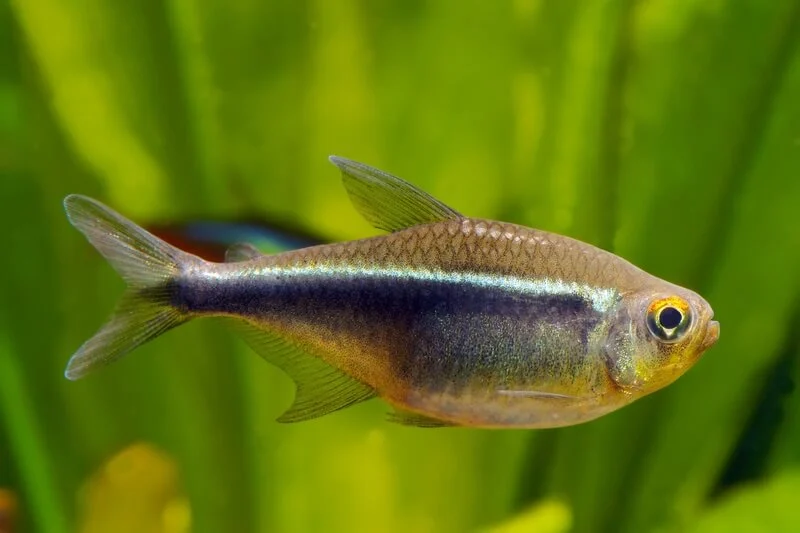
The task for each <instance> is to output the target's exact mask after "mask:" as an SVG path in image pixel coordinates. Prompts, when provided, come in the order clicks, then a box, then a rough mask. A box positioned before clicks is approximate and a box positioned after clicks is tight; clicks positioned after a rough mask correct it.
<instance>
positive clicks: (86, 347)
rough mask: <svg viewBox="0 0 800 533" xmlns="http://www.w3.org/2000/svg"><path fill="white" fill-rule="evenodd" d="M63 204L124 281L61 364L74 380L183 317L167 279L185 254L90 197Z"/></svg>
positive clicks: (172, 275)
mask: <svg viewBox="0 0 800 533" xmlns="http://www.w3.org/2000/svg"><path fill="white" fill-rule="evenodd" d="M64 209H65V210H66V212H67V217H68V218H69V221H70V222H71V223H72V225H73V226H75V227H76V228H77V229H78V230H79V231H81V232H82V233H83V234H84V235H85V236H86V238H87V239H88V240H89V242H90V243H91V244H92V245H93V246H94V247H95V248H97V250H98V251H99V252H100V253H101V254H102V255H103V257H105V258H106V259H107V260H108V262H109V263H110V264H111V266H113V267H114V269H115V270H116V271H117V272H119V274H120V275H121V276H122V278H123V279H124V280H125V281H126V282H127V283H128V286H129V288H128V291H127V292H126V293H125V294H124V295H123V297H122V299H121V301H120V303H119V304H118V305H117V309H116V311H115V313H114V315H113V316H112V317H111V319H110V320H109V321H108V322H107V323H106V324H105V325H104V326H103V327H102V328H100V330H99V331H98V332H97V333H96V334H95V335H94V336H93V337H92V338H90V339H89V340H88V341H86V342H85V343H84V344H83V346H81V347H80V348H79V349H78V351H77V352H76V353H75V354H74V355H73V356H72V357H71V358H70V360H69V363H67V369H66V371H65V373H64V374H65V376H66V377H67V378H68V379H73V380H74V379H78V378H81V377H83V376H85V375H86V374H88V373H89V372H90V371H92V370H94V369H95V368H97V367H99V366H103V365H107V364H109V363H111V362H113V361H115V360H117V359H119V358H120V357H122V356H123V355H125V354H126V353H128V352H130V351H131V350H133V349H134V348H136V347H137V346H139V345H141V344H144V343H145V342H147V341H149V340H151V339H154V338H155V337H158V336H159V335H161V334H162V333H164V332H165V331H167V330H169V329H172V328H174V327H175V326H177V325H178V324H181V323H182V322H185V321H186V320H188V316H187V315H185V314H184V313H183V312H182V311H181V310H179V309H178V308H177V307H175V306H173V305H172V303H171V301H170V293H169V284H170V281H171V280H172V279H174V277H175V275H176V274H177V273H178V272H179V270H180V263H181V262H183V261H185V260H187V258H188V257H191V256H189V254H186V253H185V252H182V251H180V250H178V249H177V248H174V247H172V246H170V245H169V244H167V243H165V242H164V241H162V240H160V239H158V238H156V237H154V236H153V235H151V234H150V233H148V232H147V231H145V230H144V229H142V228H140V227H139V226H137V225H136V224H134V223H133V222H131V221H129V220H127V219H126V218H124V217H122V216H121V215H119V214H118V213H115V212H114V211H112V210H111V209H109V208H108V207H106V206H104V205H103V204H101V203H100V202H98V201H96V200H92V199H91V198H87V197H85V196H80V195H77V194H73V195H70V196H67V197H66V198H65V199H64Z"/></svg>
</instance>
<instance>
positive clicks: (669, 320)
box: [658, 307, 683, 329]
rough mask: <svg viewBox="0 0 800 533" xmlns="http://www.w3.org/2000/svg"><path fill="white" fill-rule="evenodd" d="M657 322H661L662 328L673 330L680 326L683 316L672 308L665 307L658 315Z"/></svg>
mask: <svg viewBox="0 0 800 533" xmlns="http://www.w3.org/2000/svg"><path fill="white" fill-rule="evenodd" d="M658 320H659V322H661V327H662V328H664V329H675V328H677V327H678V326H679V325H680V323H681V320H683V314H682V313H681V312H680V311H679V310H677V309H675V308H674V307H665V308H664V309H662V310H661V313H660V314H659V315H658Z"/></svg>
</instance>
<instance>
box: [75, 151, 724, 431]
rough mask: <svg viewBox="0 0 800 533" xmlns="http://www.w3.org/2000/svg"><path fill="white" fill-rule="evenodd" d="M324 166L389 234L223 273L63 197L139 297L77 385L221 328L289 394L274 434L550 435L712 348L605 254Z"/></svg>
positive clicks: (700, 310)
mask: <svg viewBox="0 0 800 533" xmlns="http://www.w3.org/2000/svg"><path fill="white" fill-rule="evenodd" d="M329 159H330V161H331V162H332V163H333V164H334V165H335V166H337V167H338V168H339V170H340V171H341V175H342V182H343V184H344V188H345V190H346V192H347V194H348V195H349V197H350V200H351V202H352V204H353V205H354V207H355V208H356V210H357V211H358V212H359V213H360V214H361V215H362V216H363V217H364V218H365V219H366V220H367V221H368V222H370V223H371V224H372V225H373V226H374V227H376V228H378V229H380V230H384V231H385V232H387V233H385V234H382V235H378V236H374V237H369V238H365V239H360V240H353V241H346V242H335V243H331V244H324V245H319V246H311V247H307V248H302V249H299V250H293V251H287V252H282V253H274V254H264V253H261V252H260V251H259V250H258V249H257V248H256V247H254V246H253V245H251V244H247V243H242V244H235V245H233V246H231V247H230V248H229V249H228V251H227V253H226V258H225V262H222V263H215V262H209V261H206V260H203V259H201V258H199V257H197V256H195V255H192V254H189V253H187V252H185V251H182V250H180V249H178V248H176V247H174V246H171V245H169V244H167V243H166V242H164V241H162V240H160V239H158V238H156V237H154V236H153V235H152V234H150V233H148V232H147V231H145V230H144V229H142V228H141V227H139V226H137V225H136V224H134V223H133V222H131V221H129V220H127V219H126V218H124V217H123V216H121V215H119V214H118V213H116V212H115V211H113V210H111V209H110V208H108V207H106V206H105V205H103V204H102V203H100V202H98V201H96V200H93V199H91V198H88V197H85V196H81V195H70V196H68V197H66V198H65V200H64V206H65V209H66V213H67V217H68V219H69V221H70V222H71V223H72V224H73V225H74V226H75V227H76V228H77V229H78V230H79V231H80V232H82V233H83V234H84V236H85V237H86V238H87V239H88V240H89V242H90V243H91V244H92V245H93V246H94V247H95V248H96V249H97V250H98V251H99V252H100V254H102V255H103V256H104V257H105V258H106V259H107V260H108V262H109V263H110V264H111V265H112V267H114V268H115V269H116V271H117V272H118V273H119V274H120V275H121V276H122V278H123V279H124V280H125V281H126V282H127V285H128V288H127V290H126V292H125V293H124V294H123V295H122V297H121V299H120V302H119V304H118V306H117V308H116V311H115V312H114V314H113V315H112V317H111V319H110V320H109V321H108V322H107V323H106V324H105V325H104V326H102V327H101V328H100V330H99V331H98V332H97V333H96V334H95V335H94V336H93V337H91V338H90V339H89V340H88V341H86V342H85V343H84V344H83V345H82V346H81V347H80V348H79V349H78V350H77V352H76V353H75V354H74V355H73V356H72V357H71V358H70V360H69V362H68V364H67V368H66V371H65V375H66V377H67V378H68V379H70V380H75V379H79V378H82V377H84V376H85V375H87V374H88V373H90V372H91V371H93V370H95V369H97V368H99V367H101V366H103V365H107V364H109V363H111V362H113V361H115V360H117V359H119V358H120V357H122V356H123V355H125V354H127V353H128V352H130V351H131V350H133V349H134V348H136V347H137V346H139V345H141V344H143V343H145V342H148V341H150V340H152V339H154V338H156V337H158V336H160V335H161V334H163V333H165V332H166V331H168V330H170V329H173V328H175V327H177V326H179V325H181V324H184V323H186V322H188V321H189V320H192V319H195V318H202V317H215V318H220V319H223V320H225V321H227V322H228V323H229V324H230V325H231V326H232V328H233V329H234V330H235V331H237V332H238V333H239V334H240V335H241V336H242V337H243V338H244V340H245V341H246V342H247V344H248V345H249V346H251V347H252V348H253V349H254V350H255V351H256V352H257V353H258V354H259V355H260V356H261V357H263V358H264V359H265V360H266V361H268V362H270V363H272V364H274V365H276V366H278V367H279V368H281V369H282V370H283V371H284V372H285V373H286V374H288V375H289V377H291V379H292V380H293V381H294V383H295V398H294V401H293V403H292V405H291V406H290V407H289V408H288V410H286V411H285V412H284V413H283V414H282V415H281V416H280V417H279V418H278V421H279V422H299V421H303V420H309V419H314V418H317V417H320V416H323V415H327V414H329V413H333V412H335V411H338V410H340V409H343V408H346V407H348V406H351V405H355V404H358V403H360V402H364V401H366V400H369V399H372V398H375V397H379V398H381V399H382V400H383V401H384V402H386V403H387V404H388V405H389V406H390V407H391V409H392V411H391V412H390V414H389V420H391V421H393V422H397V423H400V424H406V425H411V426H418V427H444V426H462V427H475V428H487V429H492V428H494V429H505V428H528V429H540V428H551V427H561V426H569V425H574V424H579V423H583V422H587V421H590V420H593V419H596V418H598V417H600V416H603V415H605V414H608V413H610V412H612V411H615V410H617V409H619V408H621V407H623V406H626V405H628V404H630V403H631V402H633V401H635V400H637V399H640V398H642V397H644V396H646V395H648V394H650V393H652V392H655V391H657V390H659V389H662V388H663V387H665V386H667V385H669V384H670V383H672V382H674V381H675V380H676V379H677V378H678V377H680V376H681V375H683V374H684V373H685V372H686V371H687V370H688V369H689V368H691V367H692V366H693V365H694V364H695V363H696V362H697V361H698V360H699V359H700V357H701V355H702V354H703V353H704V352H705V351H706V350H708V349H709V348H710V347H711V346H713V345H714V344H715V343H716V342H717V339H718V338H719V331H720V326H719V322H718V321H716V320H713V317H714V312H713V310H712V308H711V306H710V305H709V303H708V302H707V301H706V300H705V299H703V298H702V297H701V296H700V295H699V294H697V293H696V292H694V291H692V290H690V289H686V288H683V287H680V286H678V285H675V284H672V283H669V282H667V281H664V280H662V279H659V278H657V277H655V276H653V275H651V274H649V273H647V272H645V271H644V270H641V269H640V268H638V267H636V266H634V265H633V264H631V263H630V262H628V261H626V260H625V259H623V258H621V257H618V256H616V255H614V254H612V253H611V252H608V251H605V250H602V249H599V248H596V247H594V246H592V245H590V244H587V243H584V242H581V241H578V240H575V239H572V238H570V237H567V236H561V235H557V234H554V233H550V232H547V231H543V230H538V229H533V228H528V227H524V226H521V225H517V224H513V223H507V222H499V221H493V220H487V219H480V218H471V217H467V216H464V215H462V214H460V213H459V212H457V211H455V210H454V209H452V208H451V207H449V206H447V205H445V204H444V203H442V202H440V201H439V200H437V199H435V198H433V197H432V196H430V195H429V194H427V193H426V192H424V191H422V190H420V189H419V188H417V187H415V186H414V185H412V184H410V183H408V182H406V181H404V180H402V179H400V178H398V177H396V176H393V175H391V174H388V173H386V172H383V171H381V170H378V169H376V168H373V167H370V166H368V165H365V164H362V163H358V162H355V161H352V160H349V159H345V158H342V157H337V156H331V157H330V158H329Z"/></svg>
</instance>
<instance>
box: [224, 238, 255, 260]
mask: <svg viewBox="0 0 800 533" xmlns="http://www.w3.org/2000/svg"><path fill="white" fill-rule="evenodd" d="M262 255H264V254H262V253H261V252H260V251H259V249H258V248H256V247H255V246H253V245H252V244H250V243H249V242H239V243H236V244H233V245H231V247H230V248H228V250H227V251H226V252H225V262H226V263H238V262H240V261H251V260H253V259H258V258H259V257H261V256H262Z"/></svg>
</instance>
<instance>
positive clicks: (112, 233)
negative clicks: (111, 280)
mask: <svg viewBox="0 0 800 533" xmlns="http://www.w3.org/2000/svg"><path fill="white" fill-rule="evenodd" d="M64 209H65V210H66V212H67V218H69V221H70V223H72V225H73V226H75V227H76V228H77V229H78V230H79V231H80V232H81V233H83V234H84V235H85V236H86V238H87V239H88V240H89V242H90V243H92V246H94V247H95V248H97V251H98V252H100V253H101V254H102V255H103V257H105V258H106V259H107V260H108V262H109V263H110V264H111V266H112V267H114V269H115V270H116V271H117V272H118V273H119V275H120V276H122V278H123V279H124V280H125V281H126V282H127V283H128V284H129V285H130V286H132V287H150V286H153V285H157V284H159V283H160V282H163V281H164V280H167V279H169V278H170V277H172V276H174V275H175V274H176V272H177V267H178V264H179V263H181V262H182V261H183V260H184V258H185V257H186V256H187V255H188V254H186V253H185V252H182V251H180V250H178V249H177V248H175V247H173V246H170V245H169V244H167V243H166V242H164V241H162V240H161V239H158V238H157V237H155V236H153V235H151V234H150V233H149V232H147V231H146V230H144V229H143V228H140V227H139V226H137V225H136V224H134V223H133V222H131V221H130V220H128V219H126V218H124V217H123V216H121V215H120V214H118V213H116V212H114V211H112V210H111V209H109V208H108V207H106V206H105V205H103V204H101V203H100V202H98V201H97V200H93V199H91V198H88V197H86V196H81V195H79V194H71V195H69V196H67V197H66V198H65V199H64Z"/></svg>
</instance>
